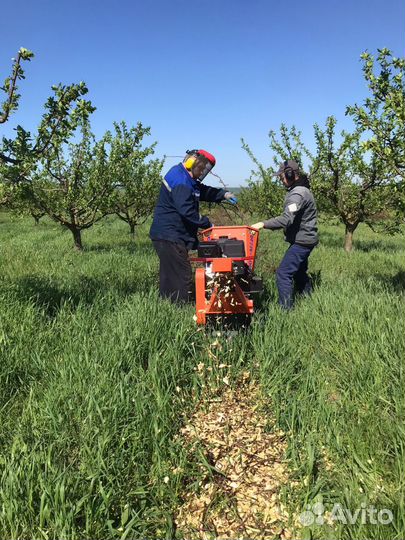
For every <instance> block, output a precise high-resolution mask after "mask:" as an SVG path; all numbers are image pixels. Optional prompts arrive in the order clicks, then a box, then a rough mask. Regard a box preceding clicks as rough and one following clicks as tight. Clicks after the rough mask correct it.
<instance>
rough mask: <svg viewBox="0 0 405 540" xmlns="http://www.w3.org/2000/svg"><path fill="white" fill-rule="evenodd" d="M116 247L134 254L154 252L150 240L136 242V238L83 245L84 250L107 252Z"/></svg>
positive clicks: (114, 249) (150, 253)
mask: <svg viewBox="0 0 405 540" xmlns="http://www.w3.org/2000/svg"><path fill="white" fill-rule="evenodd" d="M117 249H124V250H126V251H128V252H129V253H134V254H136V255H152V254H155V250H154V249H153V245H152V242H142V243H139V242H136V240H133V241H131V240H130V239H129V240H126V241H125V240H124V241H122V240H121V241H120V242H115V243H110V242H108V243H107V242H100V243H97V244H93V245H85V246H84V248H83V251H84V252H93V251H94V252H108V251H116V250H117Z"/></svg>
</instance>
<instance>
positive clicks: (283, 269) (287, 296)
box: [276, 244, 313, 309]
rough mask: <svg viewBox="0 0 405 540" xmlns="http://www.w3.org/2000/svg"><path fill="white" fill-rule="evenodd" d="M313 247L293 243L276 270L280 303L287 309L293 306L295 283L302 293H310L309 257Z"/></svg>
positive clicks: (298, 290)
mask: <svg viewBox="0 0 405 540" xmlns="http://www.w3.org/2000/svg"><path fill="white" fill-rule="evenodd" d="M312 250H313V247H306V246H300V245H299V244H291V246H290V247H289V248H288V249H287V251H286V253H285V255H284V257H283V260H282V261H281V263H280V266H279V267H278V268H277V272H276V283H277V288H278V303H279V304H280V306H282V307H283V308H285V309H291V308H292V306H293V295H294V285H295V289H296V291H297V292H298V293H300V294H310V293H311V291H312V286H311V280H310V278H309V276H308V274H307V270H308V257H309V256H310V254H311V251H312Z"/></svg>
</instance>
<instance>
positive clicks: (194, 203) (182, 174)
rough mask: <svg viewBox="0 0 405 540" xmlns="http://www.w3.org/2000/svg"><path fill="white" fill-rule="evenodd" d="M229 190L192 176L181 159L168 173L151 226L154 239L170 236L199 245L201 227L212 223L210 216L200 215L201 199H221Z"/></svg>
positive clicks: (151, 234) (179, 241)
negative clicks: (202, 181)
mask: <svg viewBox="0 0 405 540" xmlns="http://www.w3.org/2000/svg"><path fill="white" fill-rule="evenodd" d="M224 195H225V190H224V189H218V188H214V187H210V186H206V185H204V184H202V183H200V182H197V181H196V180H194V178H192V177H191V176H190V174H189V173H188V171H187V170H186V169H185V167H184V166H183V165H182V164H181V163H179V164H178V165H175V166H174V167H172V168H171V169H170V170H169V172H168V173H167V174H166V176H165V177H164V180H163V183H162V187H161V188H160V193H159V198H158V201H157V204H156V207H155V212H154V215H153V222H152V226H151V228H150V237H151V238H152V240H169V241H171V242H177V243H181V244H184V245H185V246H186V248H187V249H195V248H196V247H197V244H198V241H197V232H198V229H208V228H209V227H211V223H210V220H209V219H208V218H207V216H200V211H199V202H200V200H201V201H206V202H221V201H222V200H223V199H224Z"/></svg>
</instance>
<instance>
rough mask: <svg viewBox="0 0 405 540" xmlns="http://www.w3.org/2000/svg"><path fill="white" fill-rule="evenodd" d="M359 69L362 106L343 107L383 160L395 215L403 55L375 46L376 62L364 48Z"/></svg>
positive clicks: (402, 131)
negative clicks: (363, 91) (365, 88)
mask: <svg viewBox="0 0 405 540" xmlns="http://www.w3.org/2000/svg"><path fill="white" fill-rule="evenodd" d="M361 58H362V61H363V73H364V77H365V80H366V82H367V85H368V88H369V90H370V94H371V95H370V96H369V97H368V98H367V99H366V100H365V102H364V104H363V105H362V106H359V105H357V104H356V105H353V106H351V107H347V109H346V114H348V115H350V116H351V117H352V118H353V120H354V121H355V123H356V125H357V127H358V129H360V130H361V131H363V132H365V133H366V134H367V135H368V138H367V140H366V141H365V142H364V143H363V144H364V147H365V148H366V149H367V150H369V151H370V152H372V153H373V154H374V155H376V156H378V158H379V159H380V160H381V161H382V162H383V163H384V166H385V167H386V169H387V171H388V174H389V175H390V177H391V179H392V180H393V181H392V185H391V190H392V192H391V193H390V197H391V198H393V199H394V201H395V203H394V204H395V208H396V210H397V213H398V218H400V217H402V219H403V216H404V212H405V58H396V57H394V56H393V54H392V52H391V51H390V50H389V49H378V55H377V62H376V60H375V58H374V56H372V55H371V54H370V53H368V52H364V53H363V54H362V56H361ZM376 64H378V65H376Z"/></svg>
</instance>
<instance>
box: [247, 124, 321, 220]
mask: <svg viewBox="0 0 405 540" xmlns="http://www.w3.org/2000/svg"><path fill="white" fill-rule="evenodd" d="M269 139H270V141H269V147H270V149H271V151H272V153H273V157H272V162H273V164H271V165H269V166H268V167H265V166H264V165H263V164H262V163H260V162H259V160H258V159H257V158H256V156H255V155H254V154H253V152H252V150H251V148H250V147H249V145H248V144H247V143H246V142H245V141H244V139H241V141H242V148H243V149H244V150H245V151H246V152H247V154H248V155H249V157H250V158H251V160H252V161H253V163H254V164H255V165H256V170H252V172H251V176H250V179H249V180H248V187H247V188H242V190H241V193H240V194H239V201H240V206H241V207H242V208H243V209H244V210H246V211H248V212H250V213H251V214H256V215H260V216H262V217H267V216H268V217H270V216H274V215H277V214H279V213H280V212H282V209H283V201H284V197H285V189H284V187H283V184H282V183H281V181H280V179H279V177H278V176H274V174H275V172H276V171H277V170H278V167H279V164H280V162H281V161H285V160H287V159H294V160H296V161H297V162H298V163H302V162H303V159H304V156H307V157H308V158H309V159H311V160H312V159H313V158H312V156H311V154H310V152H309V151H308V149H307V148H306V147H305V146H304V144H303V143H302V141H301V132H300V131H298V130H297V128H296V127H295V126H292V127H291V128H290V129H289V128H288V127H287V126H286V125H285V124H281V126H280V132H279V134H277V132H276V131H274V130H271V131H270V132H269Z"/></svg>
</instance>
